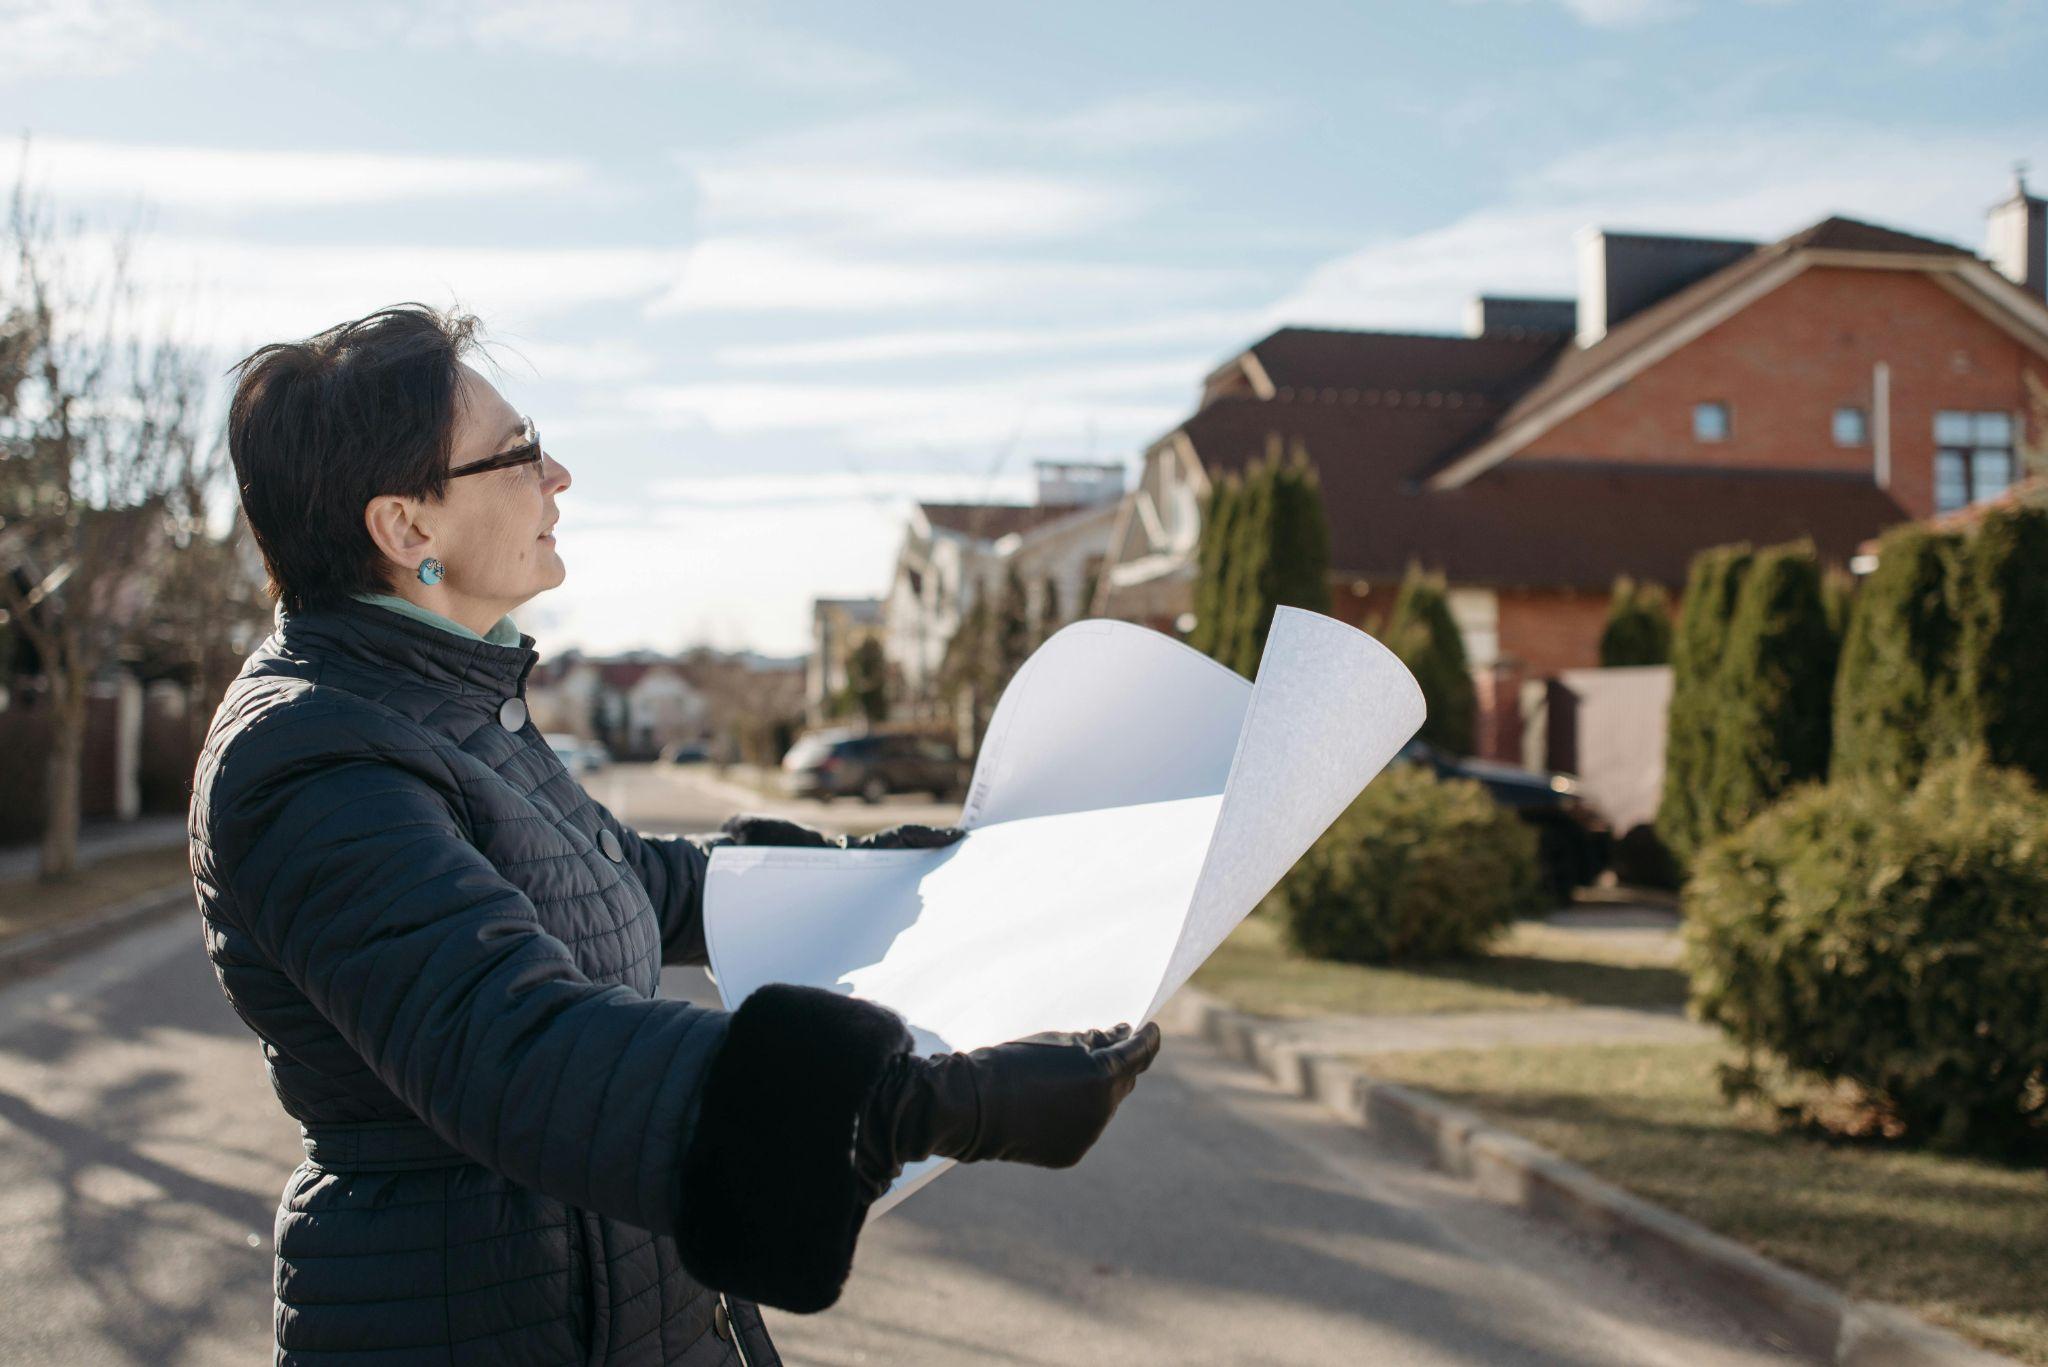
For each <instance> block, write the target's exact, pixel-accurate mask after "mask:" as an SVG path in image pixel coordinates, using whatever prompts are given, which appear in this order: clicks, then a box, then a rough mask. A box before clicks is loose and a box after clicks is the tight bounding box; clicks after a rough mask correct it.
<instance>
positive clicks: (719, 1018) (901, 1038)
mask: <svg viewBox="0 0 2048 1367" xmlns="http://www.w3.org/2000/svg"><path fill="white" fill-rule="evenodd" d="M318 725H319V722H318V720H317V719H315V722H314V727H318ZM300 729H301V731H302V732H303V731H307V730H312V729H314V728H308V727H302V728H300ZM263 739H264V733H263V732H262V731H261V730H259V731H257V732H253V733H248V734H245V735H244V736H242V737H241V738H239V740H238V742H237V744H236V746H235V747H233V748H231V749H230V751H229V752H228V753H227V754H226V755H225V756H224V758H223V760H222V764H221V768H220V772H219V774H218V775H217V779H218V781H217V782H216V783H215V784H214V785H213V786H212V789H211V793H210V796H209V807H208V811H207V818H206V819H207V822H208V826H209V830H208V839H209V843H210V844H211V846H212V848H213V850H214V852H215V854H216V856H217V858H218V860H219V865H220V868H221V870H222V871H223V875H224V878H225V882H226V888H225V891H226V894H227V905H228V907H229V908H230V909H231V910H232V913H233V915H234V916H235V918H236V919H237V920H238V921H239V922H240V923H241V926H242V929H243V930H244V931H245V932H246V933H247V934H248V935H249V937H250V938H251V939H252V940H253V941H254V942H255V944H256V945H257V947H258V948H259V949H260V950H261V951H262V952H263V953H264V955H265V956H266V957H267V958H269V959H270V960H271V961H272V962H274V963H275V964H276V965H277V966H278V968H279V969H280V970H281V971H282V972H283V973H284V975H285V976H286V977H287V978H288V979H289V981H290V982H291V983H292V984H293V985H294V986H295V987H296V988H297V989H298V990H299V991H301V992H303V993H304V994H305V996H306V997H307V998H308V1000H309V1001H310V1002H311V1003H312V1004H313V1006H314V1007H315V1008H316V1009H317V1010H318V1011H319V1012H320V1013H321V1015H322V1016H323V1017H324V1018H325V1019H326V1020H327V1021H329V1022H330V1023H331V1024H332V1025H333V1026H334V1028H335V1029H336V1030H337V1031H338V1032H339V1033H340V1034H341V1035H342V1037H343V1038H344V1039H346V1040H347V1041H348V1043H349V1045H350V1046H351V1047H352V1048H353V1049H355V1051H356V1052H357V1053H359V1054H360V1055H361V1056H362V1058H363V1059H364V1060H365V1062H366V1063H367V1064H368V1065H369V1066H370V1068H371V1069H372V1070H373V1071H374V1072H375V1073H376V1075H377V1076H378V1078H379V1079H380V1080H381V1081H382V1082H383V1083H384V1085H385V1086H386V1087H388V1088H389V1089H390V1090H391V1091H392V1092H393V1093H394V1094H395V1095H397V1096H398V1097H399V1098H400V1099H402V1100H403V1101H404V1102H405V1104H406V1105H407V1106H408V1107H410V1108H411V1109H412V1110H413V1111H414V1112H415V1113H416V1114H417V1115H418V1116H419V1117H420V1118H421V1120H423V1121H424V1122H425V1123H426V1124H427V1126H428V1127H429V1128H431V1129H432V1130H433V1131H434V1132H435V1133H436V1134H438V1135H439V1136H440V1137H441V1138H442V1139H444V1140H445V1141H447V1142H448V1143H450V1144H452V1145H454V1146H455V1147H456V1148H458V1149H460V1150H462V1151H463V1152H464V1153H466V1154H468V1155H470V1156H471V1157H472V1158H474V1159H475V1160H476V1161H478V1162H480V1163H482V1164H484V1165H486V1166H488V1167H491V1168H493V1169H495V1170H497V1171H498V1172H501V1173H503V1174H504V1175H506V1176H508V1177H510V1178H512V1179H513V1180H514V1181H517V1182H520V1183H522V1184H524V1185H527V1186H530V1187H531V1188H533V1189H534V1190H537V1191H540V1192H542V1193H544V1194H546V1195H549V1196H552V1197H554V1198H556V1199H558V1200H561V1201H563V1202H565V1203H568V1204H570V1205H574V1206H579V1207H583V1208H586V1209H589V1210H594V1211H599V1212H602V1213H604V1214H607V1215H611V1216H613V1217H615V1218H618V1219H621V1220H624V1221H627V1222H629V1223H631V1224H634V1225H638V1226H640V1227H642V1228H646V1229H650V1230H654V1231H656V1232H659V1233H670V1234H674V1235H676V1236H677V1239H678V1245H679V1248H680V1250H681V1252H682V1256H683V1259H684V1263H685V1266H687V1267H688V1268H689V1269H690V1271H691V1272H692V1274H693V1275H695V1276H696V1277H697V1279H698V1280H699V1281H700V1282H703V1283H704V1284H705V1285H708V1286H712V1287H714V1288H716V1289H719V1290H725V1291H731V1292H734V1293H736V1294H740V1295H743V1296H746V1297H747V1298H749V1299H753V1300H757V1301H761V1302H763V1303H766V1304H770V1305H778V1306H782V1307H785V1308H788V1309H796V1310H815V1309H822V1308H824V1306H826V1305H829V1304H831V1303H832V1301H833V1300H835V1299H836V1298H837V1296H838V1294H839V1290H840V1286H841V1285H842V1283H843V1281H844V1279H845V1276H846V1275H847V1272H848V1271H849V1270H850V1267H851V1261H852V1256H853V1247H854V1242H855V1240H856V1238H857V1236H858V1232H859V1229H860V1226H861V1223H862V1221H863V1219H864V1218H865V1215H866V1203H865V1201H864V1200H863V1199H862V1198H861V1195H860V1192H859V1189H858V1184H857V1179H856V1177H855V1174H854V1173H853V1170H852V1164H851V1162H850V1160H849V1156H848V1150H849V1147H850V1134H851V1130H852V1124H853V1115H854V1112H855V1110H856V1109H857V1107H858V1104H859V1102H860V1099H861V1098H862V1096H863V1095H864V1094H865V1092H866V1090H867V1088H868V1086H869V1085H870V1084H871V1083H872V1081H873V1079H874V1078H875V1077H876V1076H878V1075H879V1073H880V1071H881V1068H882V1067H883V1065H884V1064H885V1063H886V1062H887V1061H888V1059H890V1058H892V1057H894V1056H895V1055H896V1054H898V1053H901V1052H902V1051H903V1050H905V1049H907V1048H909V1047H910V1043H911V1039H910V1035H909V1033H908V1031H907V1030H906V1029H905V1028H904V1026H903V1022H902V1021H901V1019H900V1018H899V1017H897V1016H896V1015H895V1013H893V1012H890V1011H888V1010H886V1009H884V1008H882V1007H879V1006H876V1005H873V1004H871V1003H867V1002H862V1001H858V1000H855V999H852V998H846V997H840V996H838V995H836V994H834V993H830V992H823V991H819V990H817V989H812V988H798V987H792V986H789V985H783V984H778V985H773V986H771V987H769V988H763V989H762V990H761V991H760V992H757V993H755V994H754V995H753V996H751V997H749V998H748V999H747V1000H746V1001H745V1002H742V1003H741V1004H740V1007H739V1009H738V1010H737V1011H735V1012H732V1013H727V1012H723V1011H716V1010H706V1009H703V1008H699V1007H696V1006H692V1005H690V1004H688V1003H685V1002H680V1001H674V1000H666V999H647V998H642V997H640V996H638V995H636V994H635V993H634V992H633V991H632V990H631V989H630V988H627V987H625V986H622V985H609V986H607V985H601V984H597V983H594V982H592V981H590V980H589V979H588V978H586V977H585V976H584V975H583V974H582V973H581V972H580V970H579V969H578V968H577V967H576V964H575V962H574V960H573V958H572V956H571V954H570V952H569V949H568V947H567V946H566V945H564V944H563V943H562V942H561V941H560V940H558V939H556V938H555V937H554V936H552V935H550V934H548V933H547V932H546V931H545V930H544V929H543V928H542V926H541V924H540V922H539V919H538V917H537V915H536V913H535V910H534V907H533V905H532V903H531V902H530V901H529V900H528V899H527V897H526V895H525V893H524V892H522V891H521V890H520V889H519V888H518V887H517V886H515V885H513V884H512V883H510V882H508V881H507V880H506V879H505V878H503V877H502V876H501V875H500V874H499V873H498V871H497V869H496V868H495V867H494V866H493V865H492V864H491V863H490V862H489V861H488V860H487V859H486V858H485V857H484V856H483V855H482V853H481V852H480V851H478V849H477V848H476V847H475V845H473V844H472V843H471V842H470V840H469V839H468V837H467V834H466V832H465V831H464V829H463V828H462V825H461V824H460V822H459V821H458V819H457V816H456V809H455V807H454V805H453V804H452V803H451V801H450V797H449V789H448V787H447V786H446V785H445V784H444V783H443V782H442V781H441V780H440V779H439V778H438V777H437V776H436V775H434V774H433V773H432V772H430V771H423V770H422V769H419V768H414V767H411V765H410V763H399V762H394V760H392V759H389V758H384V757H346V756H343V755H332V754H330V755H329V756H328V757H327V758H326V760H325V761H324V762H322V763H318V764H311V765H309V764H306V763H304V762H303V761H304V759H305V756H304V755H300V756H299V757H298V758H299V760H300V762H298V763H290V764H288V763H282V762H279V752H281V751H284V750H289V749H290V747H289V746H279V745H266V744H262V743H261V742H262V741H263ZM252 741H253V742H258V743H257V744H251V743H250V742H252ZM769 1124H772V1125H774V1126H776V1127H778V1128H777V1129H776V1130H775V1131H774V1132H770V1133H765V1134H764V1133H762V1132H761V1131H760V1129H759V1127H760V1126H762V1125H769ZM771 1235H772V1237H770V1236H771Z"/></svg>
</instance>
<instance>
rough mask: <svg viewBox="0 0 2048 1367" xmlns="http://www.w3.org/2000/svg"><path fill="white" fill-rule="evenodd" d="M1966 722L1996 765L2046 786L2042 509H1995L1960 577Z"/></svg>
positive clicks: (2047, 591)
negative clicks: (2011, 768)
mask: <svg viewBox="0 0 2048 1367" xmlns="http://www.w3.org/2000/svg"><path fill="white" fill-rule="evenodd" d="M1959 583H1960V585H1961V590H1962V591H1961V593H1960V594H1959V595H1958V597H1959V607H1960V610H1961V611H1960V615H1961V619H1962V621H1961V632H1960V635H1959V639H1958V642H1957V647H1958V652H1959V654H1960V657H1961V667H1960V669H1959V671H1958V673H1959V675H1960V679H1959V683H1960V687H1961V689H1962V694H1963V698H1964V708H1963V714H1964V722H1965V724H1966V725H1967V726H1968V728H1969V730H1970V733H1971V734H1972V735H1973V736H1974V737H1975V738H1977V739H1979V740H1981V741H1982V743H1983V745H1984V748H1985V751H1986V753H1987V754H1988V755H1989V756H1990V759H1991V761H1992V762H1993V763H1994V764H2005V765H2011V766H2013V767H2015V768H2018V769H2020V770H2023V771H2024V772H2026V773H2027V774H2029V775H2030V776H2032V778H2033V780H2034V781H2035V782H2036V783H2038V784H2041V785H2043V786H2044V787H2048V702H2044V701H2043V699H2044V698H2048V508H2042V507H2040V506H2038V505H2026V504H2016V505H2011V506H2006V507H2000V508H1994V509H1992V510H1991V511H1990V512H1988V513H1986V514H1985V516H1984V520H1983V522H1982V523H1980V524H1979V525H1978V527H1977V529H1976V530H1975V531H1974V532H1972V533H1971V534H1970V535H1969V537H1968V538H1967V540H1966V541H1965V543H1964V548H1963V551H1962V556H1961V573H1960V575H1959Z"/></svg>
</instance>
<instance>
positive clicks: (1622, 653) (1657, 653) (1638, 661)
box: [1600, 575, 1671, 669]
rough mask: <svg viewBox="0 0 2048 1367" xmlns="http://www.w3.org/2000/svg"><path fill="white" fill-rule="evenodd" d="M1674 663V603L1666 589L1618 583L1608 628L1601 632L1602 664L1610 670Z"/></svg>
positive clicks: (1629, 581) (1610, 605) (1626, 579)
mask: <svg viewBox="0 0 2048 1367" xmlns="http://www.w3.org/2000/svg"><path fill="white" fill-rule="evenodd" d="M1670 660H1671V600H1670V598H1669V597H1668V596H1667V595H1666V594H1665V592H1664V590H1663V588H1662V586H1660V585H1657V584H1637V583H1636V581H1635V580H1633V579H1631V578H1629V576H1627V575H1622V576H1621V577H1620V578H1619V579H1616V580H1615V581H1614V594H1613V597H1612V598H1611V599H1610V600H1609V602H1608V607H1607V627H1606V630H1604V631H1602V632H1601V633H1600V663H1601V664H1602V665H1603V666H1605V667H1607V668H1610V669H1612V668H1616V667H1619V666H1625V665H1661V664H1668V663H1669V662H1670Z"/></svg>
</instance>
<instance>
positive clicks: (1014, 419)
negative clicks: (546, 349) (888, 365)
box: [618, 358, 1208, 451]
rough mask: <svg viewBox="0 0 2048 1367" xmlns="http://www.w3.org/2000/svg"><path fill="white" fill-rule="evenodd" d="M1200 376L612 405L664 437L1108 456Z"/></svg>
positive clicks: (760, 386)
mask: <svg viewBox="0 0 2048 1367" xmlns="http://www.w3.org/2000/svg"><path fill="white" fill-rule="evenodd" d="M1207 369H1208V365H1207V361H1206V358H1186V359H1175V360H1161V361H1147V362H1142V363H1135V364H1129V365H1120V366H1093V367H1076V368H1073V369H1070V370H1062V371H1046V372H1036V373H1028V374H1020V375H1016V376H1013V377H1009V378H1005V379H992V380H991V379H984V380H976V381H970V382H963V383H955V384H931V383H924V384H919V383H911V382H904V381H899V382H896V383H888V384H864V385H858V384H812V383H800V382H783V381H765V380H764V381H724V380H713V381H705V382H701V383H694V384H680V385H647V386H642V387H640V388H637V389H632V390H628V391H627V392H626V393H625V394H623V395H622V396H620V398H619V401H618V403H619V407H620V408H621V409H622V410H623V411H626V412H628V413H633V414H637V415H639V416H642V417H644V418H646V419H647V420H648V421H650V422H652V423H655V424H658V425H660V426H663V427H667V428H672V429H679V430H689V429H692V428H708V429H710V430H712V431H717V432H723V433H728V434H758V433H792V432H794V433H807V432H808V433H829V434H832V436H833V438H834V440H835V441H836V442H838V443H839V444H841V445H842V446H850V447H853V448H856V449H861V450H877V449H879V450H890V449H901V448H915V447H920V446H925V445H934V444H936V445H947V446H959V445H967V444H987V443H991V442H1002V441H1006V440H1011V439H1015V438H1018V437H1019V436H1020V434H1021V435H1023V436H1026V437H1029V438H1031V439H1033V440H1043V439H1046V438H1048V437H1051V436H1055V435H1056V436H1058V437H1059V438H1062V439H1066V440H1072V439H1074V438H1075V437H1076V436H1077V435H1078V434H1082V433H1088V432H1093V433H1094V434H1095V435H1096V438H1097V439H1098V440H1099V441H1101V442H1102V443H1103V446H1104V449H1108V450H1115V451H1123V450H1127V449H1129V445H1130V444H1134V443H1136V442H1138V441H1142V440H1143V439H1145V438H1147V437H1151V436H1156V435H1157V434H1158V433H1159V432H1160V431H1161V430H1163V429H1164V428H1166V427H1167V426H1169V425H1171V424H1172V423H1173V422H1174V421H1175V420H1176V419H1177V418H1179V417H1181V416H1183V415H1184V414H1185V412H1186V409H1187V405H1188V401H1189V399H1190V398H1191V397H1192V396H1193V394H1194V391H1195V386H1196V384H1197V383H1198V382H1199V380H1200V379H1201V376H1202V375H1203V373H1204V372H1205V371H1206V370H1207Z"/></svg>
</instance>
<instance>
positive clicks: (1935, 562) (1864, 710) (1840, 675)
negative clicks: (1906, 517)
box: [1828, 523, 1962, 787]
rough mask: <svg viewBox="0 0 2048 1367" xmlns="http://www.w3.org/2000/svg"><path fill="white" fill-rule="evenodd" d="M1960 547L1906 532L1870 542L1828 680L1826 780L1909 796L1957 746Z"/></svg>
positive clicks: (1936, 535)
mask: <svg viewBox="0 0 2048 1367" xmlns="http://www.w3.org/2000/svg"><path fill="white" fill-rule="evenodd" d="M1959 545H1960V543H1959V541H1958V539H1957V538H1956V537H1954V536H1950V535H1947V534H1944V533H1941V532H1932V531H1929V530H1927V529H1926V528H1925V527H1923V526H1921V525H1919V524H1918V523H1908V524H1907V525H1905V526H1903V527H1899V528H1896V529H1894V530H1892V531H1891V532H1888V533H1886V535H1885V537H1884V539H1883V540H1882V541H1881V542H1879V543H1878V561H1877V568H1876V569H1874V570H1872V571H1871V572H1870V578H1869V579H1868V580H1866V581H1865V582H1864V584H1863V587H1862V588H1861V589H1859V590H1858V591H1857V594H1856V600H1855V603H1854V605H1853V606H1852V607H1851V609H1850V612H1849V625H1848V631H1847V634H1846V636H1845V638H1844V640H1843V642H1842V661H1841V667H1840V669H1839V670H1838V672H1837V674H1836V676H1835V723H1834V727H1835V733H1834V739H1833V749H1832V754H1831V756H1830V759H1829V761H1828V765H1829V767H1828V772H1829V773H1830V774H1833V775H1839V776H1841V777H1844V778H1874V779H1882V780H1885V781H1888V782H1892V783H1897V784H1900V785H1903V786H1906V787H1911V786H1912V785H1913V783H1914V782H1915V781H1916V780H1918V778H1919V777H1920V771H1921V770H1922V769H1924V768H1925V767H1926V766H1927V763H1928V761H1929V760H1930V759H1934V758H1937V757H1939V756H1942V755H1945V754H1949V753H1951V752H1953V750H1954V749H1955V748H1956V747H1957V745H1958V743H1959V742H1960V741H1961V739H1962V736H1961V721H1960V719H1959V717H1958V713H1957V708H1958V701H1959V700H1958V695H1957V692H1956V631H1957V623H1956V613H1955V594H1956V588H1957V585H1956V582H1955V580H1956V569H1957V563H1958V558H1959Z"/></svg>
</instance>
